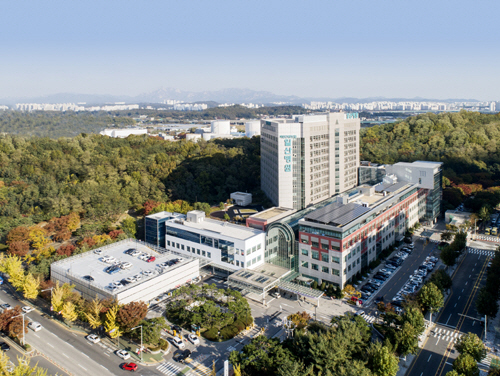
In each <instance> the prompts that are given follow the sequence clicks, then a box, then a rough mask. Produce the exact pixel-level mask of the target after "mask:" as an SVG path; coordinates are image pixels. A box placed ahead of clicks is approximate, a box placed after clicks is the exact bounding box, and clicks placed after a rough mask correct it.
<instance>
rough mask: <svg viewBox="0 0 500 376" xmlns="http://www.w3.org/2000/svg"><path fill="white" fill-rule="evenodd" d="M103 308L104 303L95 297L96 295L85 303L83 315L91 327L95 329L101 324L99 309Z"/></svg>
mask: <svg viewBox="0 0 500 376" xmlns="http://www.w3.org/2000/svg"><path fill="white" fill-rule="evenodd" d="M103 308H104V305H103V304H102V303H101V300H100V299H99V298H98V297H97V295H96V297H95V299H94V300H92V301H91V302H90V303H89V304H88V305H87V309H86V312H85V317H86V318H87V321H88V322H89V324H90V327H91V328H92V329H97V328H98V327H100V326H101V325H102V320H101V311H102V309H103Z"/></svg>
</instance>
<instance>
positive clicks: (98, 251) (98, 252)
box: [94, 249, 102, 255]
mask: <svg viewBox="0 0 500 376" xmlns="http://www.w3.org/2000/svg"><path fill="white" fill-rule="evenodd" d="M94 253H95V254H96V255H101V254H102V249H96V250H95V251H94Z"/></svg>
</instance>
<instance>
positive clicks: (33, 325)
mask: <svg viewBox="0 0 500 376" xmlns="http://www.w3.org/2000/svg"><path fill="white" fill-rule="evenodd" d="M28 328H30V329H31V330H33V331H34V332H38V331H40V330H42V325H41V324H40V323H39V322H37V321H32V322H30V323H29V324H28Z"/></svg>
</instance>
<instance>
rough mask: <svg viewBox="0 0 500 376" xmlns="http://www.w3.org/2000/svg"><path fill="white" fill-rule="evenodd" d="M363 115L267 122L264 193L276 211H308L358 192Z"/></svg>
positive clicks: (263, 137)
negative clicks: (343, 194)
mask: <svg viewBox="0 0 500 376" xmlns="http://www.w3.org/2000/svg"><path fill="white" fill-rule="evenodd" d="M359 129H360V120H359V117H358V114H357V113H345V112H332V113H321V114H314V115H297V116H294V117H293V118H291V119H269V120H263V121H262V128H261V188H262V190H263V191H264V192H265V193H266V195H267V196H268V197H269V199H270V200H271V201H272V202H273V203H274V204H275V205H276V206H280V207H283V208H290V209H297V210H300V209H303V208H305V207H307V206H308V205H310V204H314V203H317V202H320V201H323V200H325V199H327V198H329V197H331V196H333V195H335V194H337V193H341V192H344V191H346V190H348V189H350V188H353V187H355V186H357V183H358V177H357V168H358V166H359Z"/></svg>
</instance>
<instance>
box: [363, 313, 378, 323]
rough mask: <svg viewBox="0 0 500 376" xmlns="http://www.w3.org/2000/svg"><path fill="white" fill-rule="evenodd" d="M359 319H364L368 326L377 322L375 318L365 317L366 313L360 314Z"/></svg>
mask: <svg viewBox="0 0 500 376" xmlns="http://www.w3.org/2000/svg"><path fill="white" fill-rule="evenodd" d="M361 317H362V318H364V319H365V321H366V322H367V323H368V324H371V323H373V322H374V321H376V320H377V318H376V317H375V316H372V315H367V314H366V313H363V314H361Z"/></svg>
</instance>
